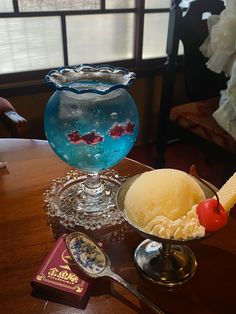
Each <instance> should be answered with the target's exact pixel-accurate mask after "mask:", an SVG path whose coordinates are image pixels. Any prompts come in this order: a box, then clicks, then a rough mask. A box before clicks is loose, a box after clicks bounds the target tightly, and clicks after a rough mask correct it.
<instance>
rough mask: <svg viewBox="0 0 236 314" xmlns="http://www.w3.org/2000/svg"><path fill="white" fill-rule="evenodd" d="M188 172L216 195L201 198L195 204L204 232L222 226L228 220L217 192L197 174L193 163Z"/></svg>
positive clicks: (215, 229) (212, 230)
mask: <svg viewBox="0 0 236 314" xmlns="http://www.w3.org/2000/svg"><path fill="white" fill-rule="evenodd" d="M190 174H191V175H192V176H194V177H196V178H197V179H198V180H199V181H200V182H201V183H203V184H204V185H206V186H207V187H208V188H209V189H210V190H211V191H212V192H213V193H214V195H215V197H216V199H214V198H209V199H206V200H203V201H201V202H200V203H199V204H198V205H197V208H196V212H197V215H198V218H199V222H200V224H201V225H202V226H203V227H205V229H206V232H214V231H217V230H219V229H221V228H223V227H224V226H225V225H226V224H227V222H228V214H227V212H226V211H225V209H224V207H223V206H222V205H221V204H220V202H219V197H218V195H217V193H216V192H215V191H214V190H213V188H212V187H211V186H210V185H208V184H207V183H206V182H205V181H204V180H202V179H201V178H200V177H199V176H198V174H197V172H196V167H195V165H192V166H191V168H190Z"/></svg>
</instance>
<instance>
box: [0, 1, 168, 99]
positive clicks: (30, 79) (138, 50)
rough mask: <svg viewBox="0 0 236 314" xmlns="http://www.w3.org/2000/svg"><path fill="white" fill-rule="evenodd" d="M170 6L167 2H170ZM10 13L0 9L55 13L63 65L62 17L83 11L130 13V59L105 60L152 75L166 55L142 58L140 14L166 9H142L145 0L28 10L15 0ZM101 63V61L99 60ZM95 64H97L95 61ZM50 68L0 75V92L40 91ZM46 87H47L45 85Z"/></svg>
mask: <svg viewBox="0 0 236 314" xmlns="http://www.w3.org/2000/svg"><path fill="white" fill-rule="evenodd" d="M170 5H171V4H170ZM13 9H14V12H3V13H1V12H0V18H13V17H14V18H20V17H40V16H42V17H43V16H58V17H60V19H61V32H62V45H63V55H64V65H62V66H67V65H68V50H67V34H66V16H69V15H85V14H89V15H91V14H114V13H115V14H123V13H134V15H135V26H134V27H135V29H134V34H135V35H134V58H133V59H127V60H119V61H113V62H109V64H111V65H116V66H123V67H127V68H129V69H130V70H132V71H135V72H136V73H137V74H138V75H139V76H146V75H153V73H159V72H161V70H162V69H163V64H164V62H165V60H166V57H163V58H160V57H159V58H154V59H142V52H143V33H144V17H145V14H148V13H164V12H165V13H166V12H167V13H168V12H169V8H159V9H145V0H135V7H134V8H127V9H120V8H119V9H106V8H105V0H101V7H100V9H91V10H69V11H68V10H64V11H63V10H59V11H35V12H34V11H30V12H20V11H19V6H18V0H13ZM103 63H104V62H103ZM96 64H99V63H96ZM50 70H51V68H47V69H40V70H32V71H26V72H15V73H7V74H1V75H0V90H1V95H6V94H7V93H8V92H9V91H10V90H12V89H13V88H14V90H15V92H17V93H19V91H20V90H21V89H22V88H24V89H25V87H27V88H29V90H31V91H34V90H36V91H38V90H44V89H45V86H46V84H45V83H44V76H45V75H46V74H47V73H48V72H49V71H50ZM46 89H47V88H46Z"/></svg>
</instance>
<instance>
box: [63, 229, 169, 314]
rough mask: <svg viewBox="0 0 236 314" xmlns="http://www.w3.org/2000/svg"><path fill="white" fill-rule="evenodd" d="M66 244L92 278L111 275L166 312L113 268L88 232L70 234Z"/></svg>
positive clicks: (160, 311)
mask: <svg viewBox="0 0 236 314" xmlns="http://www.w3.org/2000/svg"><path fill="white" fill-rule="evenodd" d="M66 246H67V249H68V252H69V254H70V255H71V257H72V259H73V260H74V261H75V263H76V265H77V266H78V267H79V268H80V269H81V270H82V271H83V273H84V274H85V275H87V276H88V277H91V278H99V277H104V276H105V277H110V278H112V279H113V280H115V281H117V282H118V283H119V284H121V285H122V286H124V287H125V288H126V289H128V290H129V291H130V292H131V293H132V294H134V295H135V296H136V297H137V298H138V299H140V300H141V301H143V302H145V303H146V304H147V305H148V306H149V307H150V309H152V310H153V311H154V312H155V313H159V314H164V312H163V311H162V310H161V309H159V308H158V307H157V306H156V305H154V304H153V303H152V302H151V301H150V300H148V299H147V298H146V297H145V296H144V295H143V294H141V293H140V292H139V291H138V290H137V289H135V288H134V287H133V286H132V285H131V284H129V283H128V282H127V281H125V280H124V279H123V278H122V277H120V276H119V275H117V274H116V273H114V272H113V271H112V270H111V262H110V259H109V258H108V256H107V255H106V253H105V252H104V251H103V250H102V249H101V248H100V247H99V245H98V244H97V243H95V242H94V241H93V240H92V239H91V238H89V237H88V236H87V235H86V234H84V233H81V232H73V233H71V234H69V235H68V236H67V238H66Z"/></svg>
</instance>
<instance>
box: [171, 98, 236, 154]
mask: <svg viewBox="0 0 236 314" xmlns="http://www.w3.org/2000/svg"><path fill="white" fill-rule="evenodd" d="M218 106H219V98H212V99H208V100H202V101H196V102H191V103H188V104H184V105H180V106H176V107H174V108H172V109H171V113H170V120H171V121H172V122H174V123H176V124H178V125H179V126H181V127H183V128H184V129H188V130H189V131H190V132H192V133H194V134H197V135H199V136H200V137H202V138H204V139H206V140H208V141H210V142H214V143H216V144H217V145H219V146H220V147H222V148H223V149H225V150H227V151H229V152H231V153H233V154H236V141H235V140H234V139H233V138H232V136H231V135H229V134H228V133H227V132H226V131H224V130H223V129H222V128H221V127H220V126H219V125H218V124H217V122H216V121H215V119H214V118H213V116H212V114H213V112H214V111H215V110H216V109H217V108H218Z"/></svg>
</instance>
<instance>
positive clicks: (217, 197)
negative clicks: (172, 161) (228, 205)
mask: <svg viewBox="0 0 236 314" xmlns="http://www.w3.org/2000/svg"><path fill="white" fill-rule="evenodd" d="M189 172H190V174H191V176H193V177H195V178H196V179H198V180H199V181H200V182H201V183H202V184H204V185H205V186H207V187H208V189H209V190H211V192H212V193H213V194H214V196H215V197H216V201H217V206H216V209H215V211H216V212H219V211H220V209H219V207H220V206H219V204H220V200H219V196H218V194H217V193H216V191H215V190H214V189H213V188H212V187H211V186H210V185H209V184H208V183H206V181H205V180H203V179H202V178H200V177H199V175H198V174H197V168H196V166H195V165H194V164H193V165H192V166H191V167H190V171H189Z"/></svg>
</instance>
